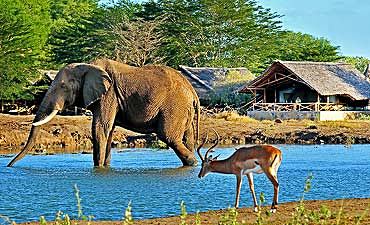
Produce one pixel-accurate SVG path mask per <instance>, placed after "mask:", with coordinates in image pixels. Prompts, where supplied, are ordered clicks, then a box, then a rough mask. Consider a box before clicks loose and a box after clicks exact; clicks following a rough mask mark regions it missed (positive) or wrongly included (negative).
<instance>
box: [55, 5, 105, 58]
mask: <svg viewBox="0 0 370 225" xmlns="http://www.w3.org/2000/svg"><path fill="white" fill-rule="evenodd" d="M57 3H59V2H57ZM57 3H55V5H56V6H55V7H54V8H57V9H58V11H60V14H57V15H55V16H54V17H55V19H54V21H53V25H54V26H53V32H52V34H51V36H50V38H49V42H48V43H49V47H50V51H51V59H52V62H53V63H54V64H56V65H63V64H67V63H72V62H88V61H90V60H92V59H95V58H97V57H99V56H104V51H105V50H103V49H104V48H105V47H103V46H102V44H103V43H104V42H105V41H106V39H108V38H109V36H107V35H105V33H104V31H103V30H102V28H103V27H104V25H105V24H104V22H105V21H104V17H103V11H102V10H101V9H99V8H98V4H97V1H95V0H79V1H71V0H70V1H67V2H63V4H57ZM81 9H83V10H81Z"/></svg>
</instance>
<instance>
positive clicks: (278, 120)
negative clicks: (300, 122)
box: [275, 118, 283, 123]
mask: <svg viewBox="0 0 370 225" xmlns="http://www.w3.org/2000/svg"><path fill="white" fill-rule="evenodd" d="M282 122H283V121H282V120H281V119H279V118H276V119H275V123H282Z"/></svg>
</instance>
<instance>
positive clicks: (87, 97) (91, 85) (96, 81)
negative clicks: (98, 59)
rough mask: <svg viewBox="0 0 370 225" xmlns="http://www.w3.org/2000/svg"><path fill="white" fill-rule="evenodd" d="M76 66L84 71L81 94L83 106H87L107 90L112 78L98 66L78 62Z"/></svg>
mask: <svg viewBox="0 0 370 225" xmlns="http://www.w3.org/2000/svg"><path fill="white" fill-rule="evenodd" d="M78 67H80V69H81V70H82V71H83V73H84V78H83V87H82V95H83V101H84V106H85V108H87V107H88V106H89V105H91V104H92V103H94V102H95V101H97V100H99V99H100V98H101V97H102V95H103V94H105V93H106V92H107V91H108V89H109V88H110V86H111V84H112V79H111V78H110V76H109V74H108V73H107V72H106V71H105V70H103V69H102V68H100V67H99V66H95V65H92V64H80V65H78Z"/></svg>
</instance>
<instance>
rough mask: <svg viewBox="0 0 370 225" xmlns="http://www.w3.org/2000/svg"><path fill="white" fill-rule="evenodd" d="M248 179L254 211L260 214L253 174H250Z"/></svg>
mask: <svg viewBox="0 0 370 225" xmlns="http://www.w3.org/2000/svg"><path fill="white" fill-rule="evenodd" d="M247 177H248V181H249V189H250V190H251V193H252V197H253V205H254V211H255V212H258V203H257V198H256V193H255V192H254V182H253V173H248V174H247Z"/></svg>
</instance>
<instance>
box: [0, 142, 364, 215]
mask: <svg viewBox="0 0 370 225" xmlns="http://www.w3.org/2000/svg"><path fill="white" fill-rule="evenodd" d="M279 147H280V148H281V150H282V151H283V162H282V165H281V167H280V170H279V173H278V176H279V181H280V196H279V197H280V202H290V201H297V200H299V198H300V197H301V195H302V192H303V187H304V182H305V179H306V177H307V176H308V174H309V173H310V172H312V173H313V176H314V179H313V181H312V189H311V191H310V192H309V193H308V194H306V195H305V198H306V199H338V198H369V197H370V189H369V184H370V176H369V174H370V145H353V146H352V147H351V148H345V147H344V146H342V145H318V146H312V145H310V146H300V145H281V146H279ZM216 151H217V152H218V153H221V156H220V158H223V157H226V156H228V155H230V154H231V153H232V152H233V151H234V149H232V148H219V149H216ZM9 160H10V158H6V157H0V215H3V216H7V217H9V218H10V219H12V220H14V221H16V222H24V221H31V220H38V219H39V217H40V216H42V215H43V216H45V217H46V219H54V218H55V213H56V212H58V211H59V210H60V211H62V212H64V213H68V214H69V215H72V216H76V214H77V207H76V199H75V196H74V189H73V186H74V185H75V184H77V185H78V188H79V189H80V196H81V198H82V200H81V201H82V209H83V212H84V214H85V215H93V216H94V218H95V219H96V220H120V219H122V217H123V214H124V211H125V209H126V207H127V205H128V203H129V202H130V201H131V202H132V211H133V216H134V219H139V218H152V217H163V216H170V215H178V214H179V212H180V202H181V201H182V200H183V201H185V203H186V206H187V210H188V212H196V211H197V210H199V211H206V210H211V209H221V208H227V207H228V206H233V204H234V195H235V185H236V181H235V176H233V175H220V174H209V175H208V176H207V177H205V178H203V179H198V177H197V174H198V172H199V169H200V168H199V167H196V168H187V169H184V168H179V166H180V162H179V160H178V158H177V157H176V156H175V154H174V153H173V152H172V151H171V150H165V151H162V150H161V151H155V150H149V149H131V150H127V151H124V152H121V153H119V152H117V151H115V152H114V154H113V156H112V166H111V167H112V168H111V169H109V170H96V169H93V168H92V155H81V154H64V155H50V156H26V157H25V158H24V159H23V160H21V161H20V162H18V163H17V164H16V165H15V166H14V167H13V168H7V167H6V165H7V163H8V162H9ZM255 187H256V193H260V192H261V191H263V192H264V193H265V196H266V201H267V203H266V204H270V203H271V200H272V195H273V188H272V184H271V183H270V182H269V181H268V179H267V178H266V176H265V175H256V176H255ZM251 205H252V198H251V195H250V192H249V187H248V181H247V179H244V182H243V186H242V192H241V201H240V207H248V206H251Z"/></svg>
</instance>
